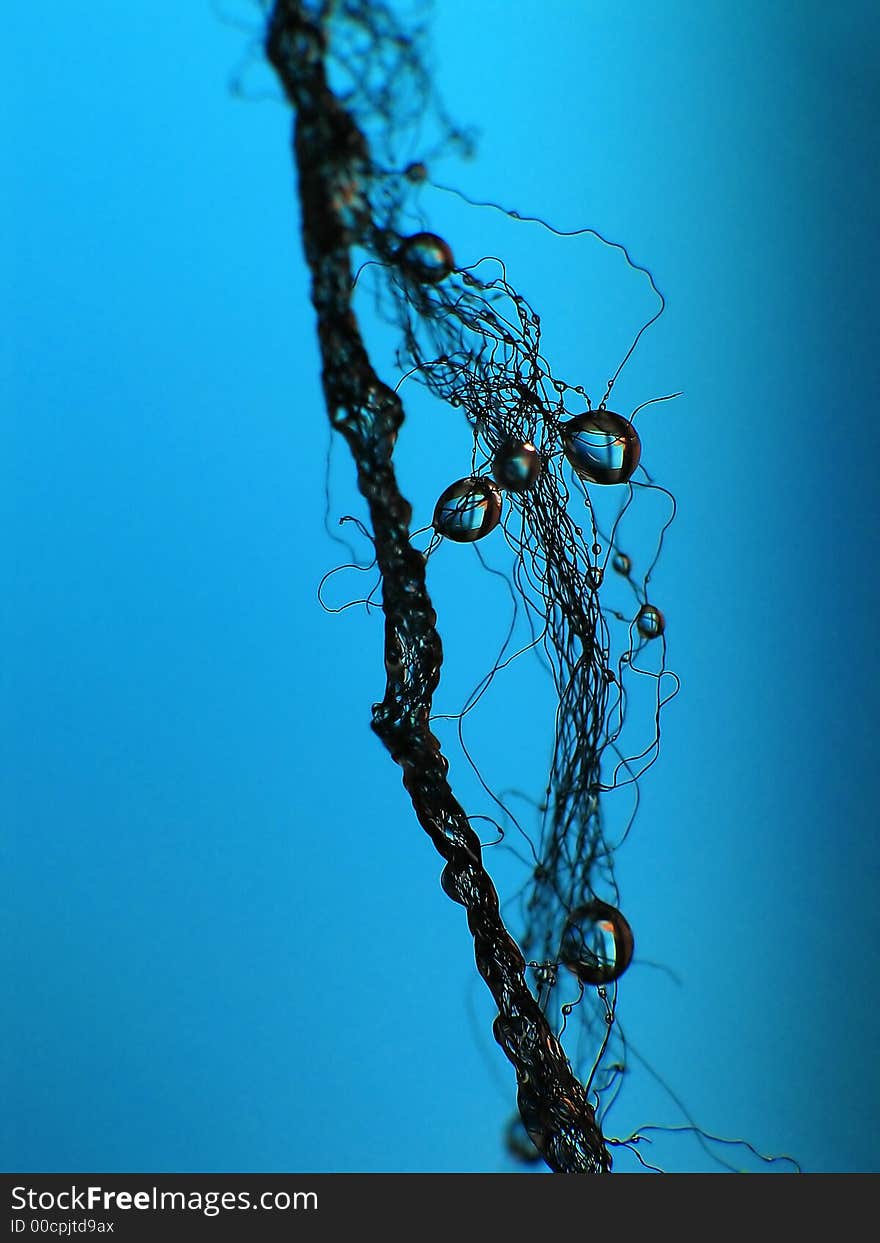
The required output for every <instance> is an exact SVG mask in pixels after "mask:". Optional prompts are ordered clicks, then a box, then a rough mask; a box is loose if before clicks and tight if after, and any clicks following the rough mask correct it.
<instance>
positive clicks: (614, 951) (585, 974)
mask: <svg viewBox="0 0 880 1243" xmlns="http://www.w3.org/2000/svg"><path fill="white" fill-rule="evenodd" d="M633 948H634V941H633V934H632V929H631V928H630V926H629V924H628V923H627V922H626V920H625V919H624V917H623V916H622V915H621V913H620V911H618V910H617V908H616V907H614V906H609V905H608V903H607V902H600V901H599V899H598V898H594V899H593V900H592V902H588V903H587V904H586V906H580V907H578V908H577V910H574V911H572V912H571V914H570V915H569V917H568V920H567V921H566V925H565V931H564V932H563V934H562V948H561V950H560V953H559V961H560V962H561V963H563V964H564V965H565V966H566V967H568V969H569V971H571V972H572V973H573V974H574V975H576V976H577V978H578V979H579V980H581V981H582V982H583V983H584V984H600V985H601V984H610V983H611V981H612V980H616V979H617V978H618V977H619V976H621V975H623V973H624V971H626V969H627V967H628V966H629V964H630V962H631V961H632V956H633Z"/></svg>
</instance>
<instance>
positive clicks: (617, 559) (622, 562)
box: [611, 552, 633, 576]
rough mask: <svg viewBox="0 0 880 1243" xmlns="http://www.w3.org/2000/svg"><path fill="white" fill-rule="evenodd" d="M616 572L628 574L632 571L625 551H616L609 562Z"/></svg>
mask: <svg viewBox="0 0 880 1243" xmlns="http://www.w3.org/2000/svg"><path fill="white" fill-rule="evenodd" d="M611 564H612V565H613V566H614V568H615V570H617V573H618V574H625V575H627V576H629V575H630V574H631V573H632V568H633V563H632V561H631V560H630V558H629V557H628V556H627V555H626V553H625V552H616V553H615V554H614V559H613V561H612V562H611Z"/></svg>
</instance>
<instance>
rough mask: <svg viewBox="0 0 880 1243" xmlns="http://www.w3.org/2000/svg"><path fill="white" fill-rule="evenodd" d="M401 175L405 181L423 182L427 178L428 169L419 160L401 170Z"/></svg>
mask: <svg viewBox="0 0 880 1243" xmlns="http://www.w3.org/2000/svg"><path fill="white" fill-rule="evenodd" d="M403 175H404V177H405V178H406V179H407V181H413V182H419V181H424V180H425V179H426V177H427V176H428V169H427V166H426V165H425V164H423V163H422V161H421V160H416V162H415V163H413V164H407V166H406V168H405V169H404V170H403Z"/></svg>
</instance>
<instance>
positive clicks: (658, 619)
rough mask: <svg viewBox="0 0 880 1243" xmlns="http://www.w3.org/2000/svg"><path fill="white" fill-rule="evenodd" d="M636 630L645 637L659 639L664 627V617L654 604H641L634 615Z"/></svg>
mask: <svg viewBox="0 0 880 1243" xmlns="http://www.w3.org/2000/svg"><path fill="white" fill-rule="evenodd" d="M636 626H637V628H638V632H639V634H640V635H642V636H643V637H644V638H646V639H659V638H660V636H661V634H662V633H663V631H664V630H665V629H666V618H665V617H664V616H663V614H662V613H661V612H660V610H659V609H658V608H657V605H656V604H643V605H642V607H641V608H640V609H639V612H638V616H637V617H636Z"/></svg>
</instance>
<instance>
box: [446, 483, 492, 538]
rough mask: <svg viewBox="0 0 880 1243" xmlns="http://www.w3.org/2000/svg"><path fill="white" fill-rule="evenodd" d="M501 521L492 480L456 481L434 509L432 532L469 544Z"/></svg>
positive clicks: (486, 533) (487, 532)
mask: <svg viewBox="0 0 880 1243" xmlns="http://www.w3.org/2000/svg"><path fill="white" fill-rule="evenodd" d="M500 518H501V493H500V492H499V491H498V489H497V488H496V487H495V485H494V483H493V482H492V480H491V479H486V478H485V477H482V476H480V477H476V476H474V477H471V478H470V479H459V480H457V481H456V482H455V483H453V484H450V486H449V487H448V488H447V489H446V491H445V492H443V493H442V494H441V496H440V499H439V500H438V501H437V504H436V505H435V506H434V530H435V531H437V532H438V534H440V535H445V536H446V538H447V539H451V540H455V541H456V542H457V543H459V544H469V543H471V542H472V541H473V540H478V539H482V538H483V536H484V535H488V534H489V532H490V531H494V529H495V527H497V526H498V522H499V519H500Z"/></svg>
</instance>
